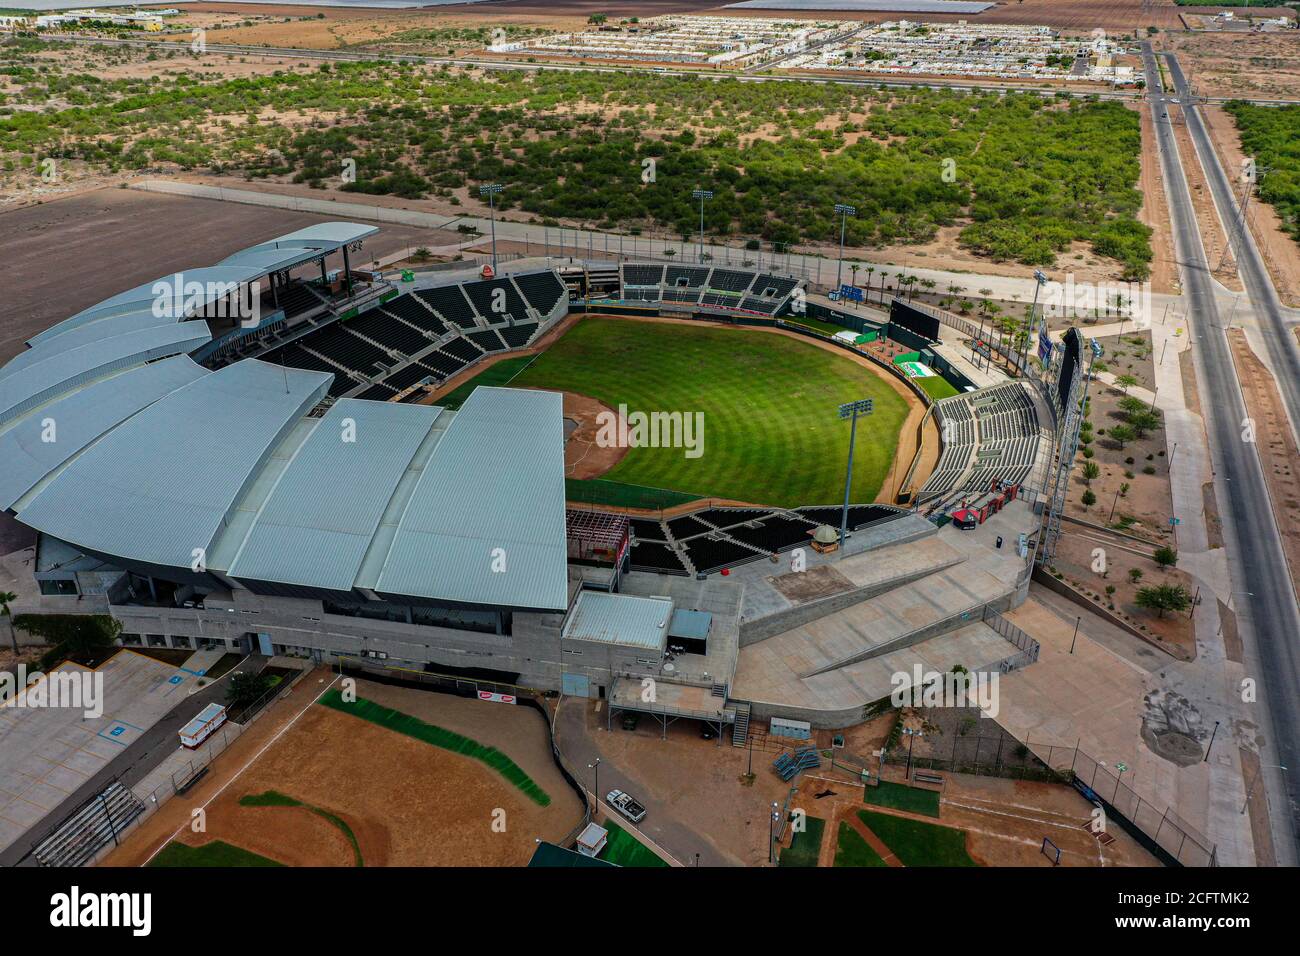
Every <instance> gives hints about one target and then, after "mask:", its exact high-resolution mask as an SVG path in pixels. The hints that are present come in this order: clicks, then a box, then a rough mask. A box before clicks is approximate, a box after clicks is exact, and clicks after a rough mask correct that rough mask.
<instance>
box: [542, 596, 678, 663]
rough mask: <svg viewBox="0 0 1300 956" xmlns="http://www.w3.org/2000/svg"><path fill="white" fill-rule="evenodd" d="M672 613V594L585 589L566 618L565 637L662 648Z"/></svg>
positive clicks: (651, 648) (566, 638)
mask: <svg viewBox="0 0 1300 956" xmlns="http://www.w3.org/2000/svg"><path fill="white" fill-rule="evenodd" d="M672 613H673V602H672V600H671V599H670V598H657V597H633V596H631V595H628V594H606V593H605V592H603V591H583V592H581V593H580V594H579V595H578V601H577V603H576V604H574V606H573V612H572V613H571V614H570V615H569V619H568V620H567V621H565V622H564V639H565V640H568V641H590V642H594V643H598V644H619V645H622V646H624V647H639V648H642V649H644V650H654V651H662V650H663V649H664V648H665V646H667V637H668V622H669V619H670V618H671V617H672Z"/></svg>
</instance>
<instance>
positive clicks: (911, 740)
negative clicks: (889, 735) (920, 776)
mask: <svg viewBox="0 0 1300 956" xmlns="http://www.w3.org/2000/svg"><path fill="white" fill-rule="evenodd" d="M903 733H904V734H906V735H907V778H906V779H908V780H911V779H912V745H913V744H915V743H916V738H917V737H920V736H921V731H919V730H909V729H908V728H906V727H904V728H903Z"/></svg>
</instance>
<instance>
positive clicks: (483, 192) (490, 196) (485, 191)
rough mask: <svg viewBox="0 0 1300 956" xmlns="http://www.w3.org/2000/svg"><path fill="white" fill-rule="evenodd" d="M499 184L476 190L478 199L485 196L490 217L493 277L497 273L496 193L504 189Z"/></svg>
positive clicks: (491, 184)
mask: <svg viewBox="0 0 1300 956" xmlns="http://www.w3.org/2000/svg"><path fill="white" fill-rule="evenodd" d="M505 188H506V187H505V186H502V185H501V184H500V183H490V184H488V185H486V186H480V187H479V188H478V195H479V198H480V199H482V198H483V197H484V196H487V200H488V209H489V211H490V212H491V215H492V272H493V274H494V275H495V274H496V271H497V201H496V196H497V193H499V192H501V190H503V189H505Z"/></svg>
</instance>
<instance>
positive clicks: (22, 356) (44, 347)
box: [0, 309, 176, 380]
mask: <svg viewBox="0 0 1300 956" xmlns="http://www.w3.org/2000/svg"><path fill="white" fill-rule="evenodd" d="M175 324H176V320H175V319H160V318H159V317H158V316H156V315H154V314H153V310H152V309H141V310H139V311H136V312H123V313H121V314H119V315H113V316H108V317H106V318H101V319H96V320H94V321H92V322H87V323H86V324H85V325H82V326H78V327H77V328H75V329H69V330H68V331H67V332H65V333H64V334H63V335H60V336H58V337H57V339H50V340H48V341H45V342H41V343H39V344H37V345H36V346H34V347H33V348H29V349H28V350H27V351H25V352H19V353H18V354H17V355H15V356H14V357H13V358H12V359H10V360H9V364H8V365H6V366H4V368H0V380H3V379H5V378H7V377H9V376H10V375H12V374H14V373H15V372H17V371H18V370H19V369H24V368H27V366H29V365H32V364H35V363H36V362H43V361H45V360H46V359H47V358H49V357H50V356H51V355H54V354H56V353H57V352H66V351H67V350H68V349H75V348H80V347H81V346H83V345H87V344H89V343H91V342H102V341H103V340H104V339H111V338H114V337H115V336H118V335H125V334H126V333H128V332H137V331H139V330H141V329H152V328H155V327H157V326H160V325H175Z"/></svg>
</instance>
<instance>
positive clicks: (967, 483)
mask: <svg viewBox="0 0 1300 956" xmlns="http://www.w3.org/2000/svg"><path fill="white" fill-rule="evenodd" d="M935 417H936V421H937V423H938V425H939V430H940V435H942V436H943V437H944V441H943V451H942V453H941V454H940V455H939V461H938V464H937V465H936V467H935V470H934V473H933V474H931V475H930V477H929V479H928V480H927V481H926V483H925V485H923V486H922V488H921V491H920V492H919V494H918V495H917V500H918V501H919V502H925V501H929V500H931V499H934V498H940V497H944V496H947V495H949V494H953V493H957V492H962V491H982V490H984V489H987V488H989V487H991V485H992V483H993V482H994V481H1002V482H1006V483H1008V484H1021V483H1023V482H1024V481H1025V479H1026V478H1028V477H1029V474H1030V472H1031V471H1032V470H1033V466H1034V460H1035V458H1036V456H1037V454H1038V439H1039V424H1038V414H1037V412H1036V411H1035V409H1034V402H1033V399H1032V398H1031V396H1030V394H1029V392H1028V391H1026V389H1025V388H1024V386H1022V385H1021V384H1020V383H1018V382H1008V383H1005V384H1002V385H994V386H992V387H990V388H983V389H980V390H978V391H975V392H967V393H965V394H964V395H955V396H953V397H952V398H945V399H943V400H942V401H940V402H937V403H936V404H935Z"/></svg>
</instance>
